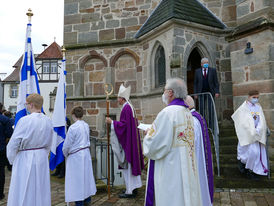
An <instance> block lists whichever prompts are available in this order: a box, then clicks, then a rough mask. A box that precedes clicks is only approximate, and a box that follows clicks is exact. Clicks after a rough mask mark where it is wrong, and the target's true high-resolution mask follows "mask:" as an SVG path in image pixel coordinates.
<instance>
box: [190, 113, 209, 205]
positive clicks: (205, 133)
mask: <svg viewBox="0 0 274 206" xmlns="http://www.w3.org/2000/svg"><path fill="white" fill-rule="evenodd" d="M191 113H192V116H194V117H196V118H197V119H198V120H199V122H200V125H201V128H202V133H203V142H204V153H205V159H206V171H207V179H208V188H209V193H210V199H211V203H212V202H213V195H214V183H213V169H212V155H211V145H210V139H209V135H208V130H207V125H206V121H205V119H204V118H203V117H202V116H201V115H200V114H199V113H198V112H196V111H193V112H191Z"/></svg>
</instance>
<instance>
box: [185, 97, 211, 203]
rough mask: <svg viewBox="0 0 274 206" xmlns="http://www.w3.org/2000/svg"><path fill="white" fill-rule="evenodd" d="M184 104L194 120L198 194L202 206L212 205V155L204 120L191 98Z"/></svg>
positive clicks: (187, 98)
mask: <svg viewBox="0 0 274 206" xmlns="http://www.w3.org/2000/svg"><path fill="white" fill-rule="evenodd" d="M186 104H187V105H188V106H189V109H190V112H191V114H192V116H193V120H194V134H195V140H194V142H195V154H196V160H197V167H198V171H199V180H200V192H201V196H202V201H203V205H204V206H209V205H212V204H213V194H214V184H213V168H212V153H211V146H210V139H209V135H208V129H207V124H206V121H205V119H204V118H203V117H202V115H200V114H199V113H198V112H197V111H196V110H195V102H194V100H193V98H192V97H191V96H189V95H188V96H187V97H186Z"/></svg>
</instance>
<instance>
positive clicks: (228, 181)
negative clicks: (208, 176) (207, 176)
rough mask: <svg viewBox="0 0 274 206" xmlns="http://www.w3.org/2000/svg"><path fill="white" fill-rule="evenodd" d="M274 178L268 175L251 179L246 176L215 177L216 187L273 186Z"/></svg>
mask: <svg viewBox="0 0 274 206" xmlns="http://www.w3.org/2000/svg"><path fill="white" fill-rule="evenodd" d="M273 186H274V178H271V179H268V178H267V177H259V180H250V179H247V178H245V177H242V178H234V177H230V178H227V177H224V176H220V177H218V176H217V175H215V177H214V187H215V188H250V189H252V188H273Z"/></svg>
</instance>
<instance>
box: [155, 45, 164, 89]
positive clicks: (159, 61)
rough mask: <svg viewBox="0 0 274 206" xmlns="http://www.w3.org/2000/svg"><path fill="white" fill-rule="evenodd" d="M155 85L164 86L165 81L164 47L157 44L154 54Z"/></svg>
mask: <svg viewBox="0 0 274 206" xmlns="http://www.w3.org/2000/svg"><path fill="white" fill-rule="evenodd" d="M154 63H155V87H156V88H157V87H161V86H164V85H165V83H166V58H165V50H164V47H162V46H159V47H158V48H157V51H156V54H155V61H154Z"/></svg>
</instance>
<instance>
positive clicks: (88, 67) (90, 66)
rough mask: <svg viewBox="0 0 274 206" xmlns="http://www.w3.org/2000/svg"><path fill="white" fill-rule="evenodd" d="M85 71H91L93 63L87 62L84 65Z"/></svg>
mask: <svg viewBox="0 0 274 206" xmlns="http://www.w3.org/2000/svg"><path fill="white" fill-rule="evenodd" d="M84 68H85V71H93V70H94V65H93V64H88V65H85V67H84Z"/></svg>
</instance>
